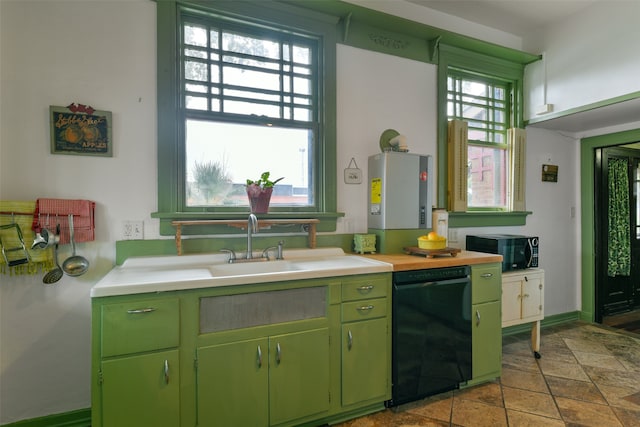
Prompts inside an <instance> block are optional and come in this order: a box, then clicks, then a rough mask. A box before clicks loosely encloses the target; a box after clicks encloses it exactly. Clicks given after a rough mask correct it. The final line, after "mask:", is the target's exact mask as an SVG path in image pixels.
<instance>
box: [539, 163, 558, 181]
mask: <svg viewBox="0 0 640 427" xmlns="http://www.w3.org/2000/svg"><path fill="white" fill-rule="evenodd" d="M542 181H543V182H558V165H542Z"/></svg>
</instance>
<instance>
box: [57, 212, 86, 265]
mask: <svg viewBox="0 0 640 427" xmlns="http://www.w3.org/2000/svg"><path fill="white" fill-rule="evenodd" d="M69 239H70V240H71V250H72V252H71V256H70V257H69V258H67V259H65V260H64V262H63V263H62V269H63V270H64V272H65V273H67V274H68V275H69V276H81V275H83V274H84V273H86V272H87V270H88V269H89V260H87V259H86V258H85V257H83V256H81V255H76V242H75V240H74V236H73V214H69Z"/></svg>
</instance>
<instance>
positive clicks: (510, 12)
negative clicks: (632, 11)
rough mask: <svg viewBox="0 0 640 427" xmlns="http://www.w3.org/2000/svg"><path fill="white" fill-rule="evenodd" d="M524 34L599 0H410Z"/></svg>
mask: <svg viewBox="0 0 640 427" xmlns="http://www.w3.org/2000/svg"><path fill="white" fill-rule="evenodd" d="M407 1H408V2H410V3H415V4H418V5H421V6H426V7H428V8H430V9H434V10H437V11H440V12H443V13H447V14H449V15H453V16H457V17H459V18H463V19H466V20H468V21H472V22H476V23H478V24H482V25H485V26H487V27H491V28H496V29H498V30H502V31H504V32H507V33H510V34H515V35H517V36H520V37H523V36H525V35H527V34H529V33H531V31H533V30H536V29H539V28H542V27H546V26H548V25H551V24H553V23H555V22H558V21H562V20H564V19H566V18H567V17H569V16H571V15H574V14H575V13H577V12H579V11H580V10H582V9H584V8H586V7H588V6H589V5H590V4H591V3H593V2H595V1H598V0H407Z"/></svg>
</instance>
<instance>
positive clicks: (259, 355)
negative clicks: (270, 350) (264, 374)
mask: <svg viewBox="0 0 640 427" xmlns="http://www.w3.org/2000/svg"><path fill="white" fill-rule="evenodd" d="M258 368H262V349H261V348H260V346H259V345H258Z"/></svg>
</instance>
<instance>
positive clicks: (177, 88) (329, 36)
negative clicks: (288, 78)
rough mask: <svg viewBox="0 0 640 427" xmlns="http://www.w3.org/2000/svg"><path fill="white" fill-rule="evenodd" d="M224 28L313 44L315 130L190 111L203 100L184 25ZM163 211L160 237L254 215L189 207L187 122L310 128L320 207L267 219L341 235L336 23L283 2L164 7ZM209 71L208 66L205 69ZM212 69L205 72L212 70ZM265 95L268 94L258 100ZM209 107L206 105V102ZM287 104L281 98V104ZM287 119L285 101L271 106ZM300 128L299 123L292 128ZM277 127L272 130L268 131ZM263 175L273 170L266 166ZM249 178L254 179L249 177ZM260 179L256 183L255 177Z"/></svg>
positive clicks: (283, 211)
mask: <svg viewBox="0 0 640 427" xmlns="http://www.w3.org/2000/svg"><path fill="white" fill-rule="evenodd" d="M185 20H186V22H193V23H198V22H199V23H202V24H203V25H209V24H213V25H216V24H221V23H222V24H224V25H226V26H227V27H229V28H235V29H240V30H243V31H250V32H252V33H253V34H256V35H260V34H263V35H265V36H268V37H269V38H274V37H275V38H276V39H278V40H285V39H296V40H303V39H305V38H306V39H307V40H315V41H317V42H314V43H315V46H314V49H317V52H316V53H317V55H316V58H317V73H318V76H319V78H318V79H315V80H314V85H315V88H317V89H316V94H315V95H317V97H316V98H315V99H313V100H311V101H309V102H311V103H315V104H314V105H313V110H314V116H313V117H312V120H311V121H310V122H309V123H302V122H300V121H293V120H289V121H287V119H286V118H285V117H276V118H273V117H269V118H268V120H267V118H265V117H260V116H251V115H247V116H242V115H238V114H225V113H224V112H221V111H214V110H215V108H214V109H211V108H207V109H206V110H207V111H203V110H202V109H200V110H197V109H189V108H185V99H186V96H193V95H195V96H199V95H201V94H198V92H197V91H196V92H188V91H185V88H186V87H189V88H193V86H189V85H188V84H189V83H193V82H188V81H186V80H185V79H184V73H183V71H184V68H183V63H182V54H183V52H184V50H183V49H184V47H185V46H184V45H183V37H182V36H183V34H182V23H183V22H185ZM157 22H158V27H157V33H158V38H157V44H158V51H157V54H158V100H157V101H158V211H157V212H155V213H153V214H152V216H153V217H156V218H160V234H163V235H172V234H174V233H175V228H174V227H173V226H171V221H172V220H185V219H237V218H244V217H246V215H247V214H248V212H249V209H248V207H238V208H228V207H209V206H204V207H203V206H187V203H186V194H185V193H186V188H185V187H186V185H185V182H186V162H185V157H186V153H185V143H184V140H185V137H184V134H185V129H184V128H185V125H184V124H185V121H186V120H187V119H188V118H199V119H202V118H205V119H209V120H210V119H216V120H227V121H228V122H230V123H250V124H252V123H255V124H263V125H266V124H267V122H273V121H274V120H275V122H276V123H279V124H281V125H282V124H285V125H291V124H292V123H293V126H298V127H300V126H302V127H305V126H306V127H308V128H311V132H313V135H314V153H313V156H314V157H313V159H312V160H311V164H312V167H313V168H314V174H313V186H314V188H313V190H314V200H313V203H312V204H309V205H307V206H287V207H286V208H280V209H275V212H273V213H272V212H271V211H270V213H269V214H267V215H268V216H269V217H273V218H298V217H304V218H319V219H321V224H320V225H319V227H318V230H320V231H331V230H332V229H335V220H336V218H337V217H339V216H340V214H339V213H337V212H336V206H337V198H336V187H337V182H336V119H335V114H336V113H335V111H336V107H335V101H336V82H335V81H336V79H335V76H336V60H335V56H336V55H335V50H336V49H335V46H336V37H337V36H336V22H337V18H335V17H331V16H328V15H324V14H321V13H318V12H313V11H308V10H305V9H301V8H298V7H295V6H290V5H285V4H281V3H277V2H260V1H255V2H253V1H247V2H207V1H198V0H189V1H173V0H167V1H158V2H157ZM203 64H204V62H203ZM210 65H211V64H207V66H210ZM211 89H212V88H211V87H208V88H207V92H209V94H208V95H207V97H206V98H207V99H205V102H206V103H207V105H208V106H211V102H216V101H217V100H216V99H214V98H215V97H213V96H209V95H210V94H211V93H212V92H215V90H211ZM259 95H264V94H259ZM202 99H204V98H202ZM282 99H284V98H281V100H282ZM273 104H274V105H277V108H279V109H281V111H283V110H284V109H286V105H284V104H285V102H284V101H276V102H275V103H273ZM294 122H295V123H294ZM269 124H271V123H269ZM264 170H269V166H268V165H265V167H264ZM247 178H249V177H247ZM256 178H258V176H257V177H256ZM189 228H192V229H193V230H192V231H191V233H192V234H200V233H202V232H203V230H202V229H199V228H198V227H189Z"/></svg>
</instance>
